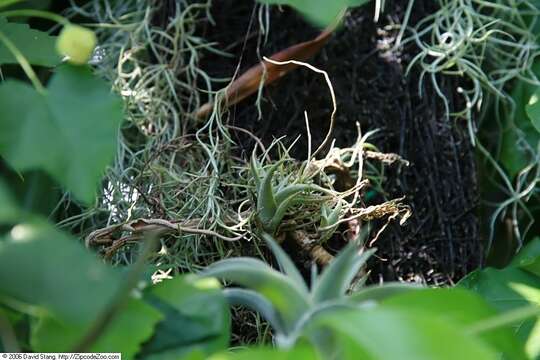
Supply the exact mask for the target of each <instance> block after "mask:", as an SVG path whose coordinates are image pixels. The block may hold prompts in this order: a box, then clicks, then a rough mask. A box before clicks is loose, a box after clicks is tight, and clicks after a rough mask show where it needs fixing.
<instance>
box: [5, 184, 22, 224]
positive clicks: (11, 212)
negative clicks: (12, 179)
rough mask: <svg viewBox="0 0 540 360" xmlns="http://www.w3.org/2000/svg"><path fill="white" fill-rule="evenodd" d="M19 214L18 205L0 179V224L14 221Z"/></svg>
mask: <svg viewBox="0 0 540 360" xmlns="http://www.w3.org/2000/svg"><path fill="white" fill-rule="evenodd" d="M20 215H21V214H20V209H19V207H18V206H17V204H15V200H14V199H13V197H12V196H11V194H10V193H9V191H8V189H7V187H6V185H5V184H4V182H3V181H2V179H0V224H2V223H10V222H16V221H17V220H18V218H19V216H20Z"/></svg>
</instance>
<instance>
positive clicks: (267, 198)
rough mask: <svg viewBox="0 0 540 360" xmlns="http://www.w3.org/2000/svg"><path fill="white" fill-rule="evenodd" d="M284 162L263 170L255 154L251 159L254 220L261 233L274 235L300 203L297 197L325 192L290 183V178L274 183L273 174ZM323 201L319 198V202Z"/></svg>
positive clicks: (313, 187)
mask: <svg viewBox="0 0 540 360" xmlns="http://www.w3.org/2000/svg"><path fill="white" fill-rule="evenodd" d="M284 162H285V160H281V161H278V162H276V163H275V164H273V165H271V166H270V168H269V169H268V170H265V169H264V168H263V166H262V164H260V163H259V161H258V160H257V157H256V155H255V153H253V156H252V157H251V162H250V170H251V173H252V176H253V178H254V179H255V193H256V219H257V222H258V225H259V226H260V227H261V228H262V230H263V231H265V232H267V233H269V234H275V233H276V232H277V230H278V228H279V225H280V224H281V222H282V220H283V218H284V217H285V215H286V213H287V211H288V210H289V209H290V208H291V207H292V206H293V205H295V204H298V203H299V202H300V200H299V195H300V194H301V193H303V192H308V191H320V192H327V191H328V190H327V189H323V188H321V187H320V186H317V185H315V184H306V183H301V182H292V183H291V182H290V176H284V177H283V179H282V180H281V181H280V182H279V183H277V184H274V183H275V174H276V171H277V170H278V169H279V167H280V166H281V165H282V164H283V163H284ZM324 200H325V199H324V198H323V197H322V196H320V201H321V202H322V201H324Z"/></svg>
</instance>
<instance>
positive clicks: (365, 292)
mask: <svg viewBox="0 0 540 360" xmlns="http://www.w3.org/2000/svg"><path fill="white" fill-rule="evenodd" d="M423 288H424V287H423V286H420V285H417V284H404V283H399V282H393V283H392V282H391V283H386V284H383V285H372V286H368V287H365V288H363V289H361V290H359V291H357V292H354V293H352V294H351V295H350V296H348V297H347V303H351V304H361V303H363V302H367V301H375V302H378V301H382V300H384V299H386V298H389V297H391V296H394V295H399V294H403V293H406V292H409V291H415V290H420V289H423Z"/></svg>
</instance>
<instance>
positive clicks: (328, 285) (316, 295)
mask: <svg viewBox="0 0 540 360" xmlns="http://www.w3.org/2000/svg"><path fill="white" fill-rule="evenodd" d="M375 251H376V249H370V250H366V251H364V252H363V253H362V254H361V255H358V247H357V245H356V244H355V243H354V242H351V243H350V244H349V245H347V247H345V249H344V250H342V251H341V253H339V255H338V256H337V257H336V258H335V259H334V260H333V261H332V262H331V263H330V265H328V267H327V268H326V269H325V270H324V271H323V273H322V275H321V277H320V278H319V281H318V282H317V286H316V287H315V288H314V289H313V302H314V303H315V304H317V303H321V302H325V301H329V300H336V299H338V298H339V297H341V296H343V295H344V294H345V291H346V290H347V288H348V287H349V285H350V282H351V281H352V280H353V278H354V276H355V275H356V274H357V273H358V270H360V268H361V267H362V266H363V265H364V264H365V263H366V261H367V259H369V257H370V256H371V255H372V254H373V253H374V252H375Z"/></svg>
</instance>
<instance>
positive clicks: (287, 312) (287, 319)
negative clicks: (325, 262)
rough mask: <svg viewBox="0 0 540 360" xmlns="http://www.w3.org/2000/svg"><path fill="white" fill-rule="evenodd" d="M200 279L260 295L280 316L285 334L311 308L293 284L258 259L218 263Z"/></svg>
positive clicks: (306, 299)
mask: <svg viewBox="0 0 540 360" xmlns="http://www.w3.org/2000/svg"><path fill="white" fill-rule="evenodd" d="M201 275H202V276H213V277H217V278H220V279H224V280H228V281H231V282H233V283H236V284H238V285H241V286H243V287H246V288H248V289H251V290H254V291H256V292H258V293H260V294H261V295H262V296H264V297H265V298H266V299H267V300H268V301H269V302H270V303H272V305H273V306H274V307H275V308H276V310H277V311H278V312H279V313H280V314H281V317H282V318H283V321H284V325H285V327H286V329H287V330H290V329H292V328H293V327H294V325H295V323H296V322H297V321H298V320H299V319H300V318H301V317H302V315H303V314H304V312H305V311H307V309H308V308H309V307H310V301H309V298H308V297H307V296H306V295H305V292H304V291H302V289H301V288H299V287H298V286H297V285H296V283H294V282H293V281H292V280H291V279H290V278H288V277H287V276H285V275H283V274H282V273H280V272H278V271H276V270H274V269H272V268H271V267H270V266H268V265H267V264H265V263H264V262H262V261H261V260H258V259H254V258H234V259H226V260H221V261H218V262H216V263H214V264H212V265H210V266H208V267H207V268H206V269H205V270H204V271H203V272H202V274H201Z"/></svg>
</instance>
